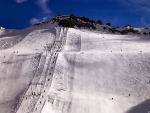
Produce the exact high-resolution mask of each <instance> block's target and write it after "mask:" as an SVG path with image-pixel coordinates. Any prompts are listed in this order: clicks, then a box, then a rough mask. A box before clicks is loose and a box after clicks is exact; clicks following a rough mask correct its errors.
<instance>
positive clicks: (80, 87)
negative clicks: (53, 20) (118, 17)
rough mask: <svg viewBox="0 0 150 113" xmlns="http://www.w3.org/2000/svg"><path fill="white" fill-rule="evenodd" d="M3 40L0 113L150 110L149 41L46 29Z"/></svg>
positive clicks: (10, 33) (13, 33) (129, 112)
mask: <svg viewBox="0 0 150 113" xmlns="http://www.w3.org/2000/svg"><path fill="white" fill-rule="evenodd" d="M1 33H2V32H1ZM0 37H1V38H0V43H1V44H0V48H1V51H0V63H1V66H0V87H1V90H0V113H147V112H148V111H149V110H150V37H149V36H144V35H117V34H107V33H106V32H102V31H92V30H84V29H74V28H63V27H54V26H51V27H50V26H48V25H45V26H42V27H40V26H38V27H31V28H27V29H24V30H21V31H16V30H11V31H10V30H8V32H6V31H3V33H2V34H1V36H0ZM47 44H49V45H50V46H51V47H50V48H51V49H50V50H47V49H46V48H45V47H46V45H47ZM4 45H5V46H4ZM6 45H7V46H6Z"/></svg>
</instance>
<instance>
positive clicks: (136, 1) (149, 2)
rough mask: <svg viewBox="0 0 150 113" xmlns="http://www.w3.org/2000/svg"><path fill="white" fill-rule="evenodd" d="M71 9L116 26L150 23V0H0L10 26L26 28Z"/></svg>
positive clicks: (0, 20) (2, 20) (3, 21)
mask: <svg viewBox="0 0 150 113" xmlns="http://www.w3.org/2000/svg"><path fill="white" fill-rule="evenodd" d="M71 13H73V14H75V15H77V16H86V17H88V18H90V19H93V20H98V19H100V20H102V22H103V24H106V23H107V22H110V23H111V24H112V26H113V27H116V26H119V27H123V26H125V25H127V24H131V25H132V26H134V27H149V26H150V0H0V26H2V27H5V28H7V29H12V28H13V29H23V28H26V27H28V26H30V25H32V24H34V23H36V22H41V21H45V20H49V19H51V18H52V17H55V16H56V15H58V14H63V15H69V14H71Z"/></svg>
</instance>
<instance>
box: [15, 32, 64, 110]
mask: <svg viewBox="0 0 150 113" xmlns="http://www.w3.org/2000/svg"><path fill="white" fill-rule="evenodd" d="M57 30H59V29H57ZM60 31H61V29H60ZM62 32H63V34H62ZM62 32H61V33H60V34H59V32H58V34H57V36H56V37H55V39H54V40H52V41H51V42H49V43H46V45H44V48H43V49H45V52H44V53H43V54H42V55H41V59H40V62H39V65H38V68H37V70H36V73H35V75H34V77H33V79H32V82H31V83H30V86H29V88H28V90H27V92H26V94H25V95H24V98H23V100H22V103H21V104H20V106H19V109H18V110H17V113H40V112H41V111H42V108H43V106H44V104H45V102H46V99H47V96H48V91H49V88H50V86H51V82H52V79H53V73H54V69H55V65H56V62H57V57H58V55H59V52H61V51H62V49H63V46H64V44H65V43H66V35H67V29H64V30H62ZM41 69H43V70H42V71H41Z"/></svg>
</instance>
